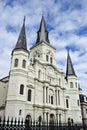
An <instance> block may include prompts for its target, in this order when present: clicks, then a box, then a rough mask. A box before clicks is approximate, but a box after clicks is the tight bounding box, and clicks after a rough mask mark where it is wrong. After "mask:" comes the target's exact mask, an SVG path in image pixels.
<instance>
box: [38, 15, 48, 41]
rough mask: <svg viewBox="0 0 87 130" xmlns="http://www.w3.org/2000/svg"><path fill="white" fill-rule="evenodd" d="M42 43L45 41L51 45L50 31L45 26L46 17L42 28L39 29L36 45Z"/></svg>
mask: <svg viewBox="0 0 87 130" xmlns="http://www.w3.org/2000/svg"><path fill="white" fill-rule="evenodd" d="M41 41H44V42H46V43H50V42H49V38H48V31H47V29H46V24H45V20H44V16H42V19H41V23H40V27H39V30H38V32H37V41H36V44H38V43H39V42H41Z"/></svg>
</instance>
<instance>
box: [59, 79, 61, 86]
mask: <svg viewBox="0 0 87 130" xmlns="http://www.w3.org/2000/svg"><path fill="white" fill-rule="evenodd" d="M60 85H61V79H60V78H59V86H60Z"/></svg>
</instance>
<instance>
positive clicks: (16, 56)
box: [5, 17, 29, 117]
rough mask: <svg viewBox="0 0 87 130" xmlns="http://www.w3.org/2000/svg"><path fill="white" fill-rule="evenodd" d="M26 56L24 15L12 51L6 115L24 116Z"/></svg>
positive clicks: (27, 54) (27, 55)
mask: <svg viewBox="0 0 87 130" xmlns="http://www.w3.org/2000/svg"><path fill="white" fill-rule="evenodd" d="M28 57H29V52H28V50H27V42H26V32H25V17H24V20H23V25H22V28H21V31H20V34H19V37H18V40H17V43H16V46H15V48H14V49H13V51H12V59H11V69H10V79H9V85H8V94H7V101H6V111H5V115H6V117H8V116H10V117H12V116H14V117H24V113H25V109H24V108H25V101H26V81H27V80H26V79H27V66H28Z"/></svg>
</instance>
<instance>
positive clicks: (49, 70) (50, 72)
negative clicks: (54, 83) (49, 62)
mask: <svg viewBox="0 0 87 130" xmlns="http://www.w3.org/2000/svg"><path fill="white" fill-rule="evenodd" d="M47 72H48V74H50V75H52V73H53V70H52V68H51V67H49V68H48V69H47Z"/></svg>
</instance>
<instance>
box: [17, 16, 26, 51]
mask: <svg viewBox="0 0 87 130" xmlns="http://www.w3.org/2000/svg"><path fill="white" fill-rule="evenodd" d="M15 49H24V50H27V43H26V32H25V17H24V19H23V25H22V28H21V31H20V34H19V37H18V41H17V43H16V46H15V48H14V50H15Z"/></svg>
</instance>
